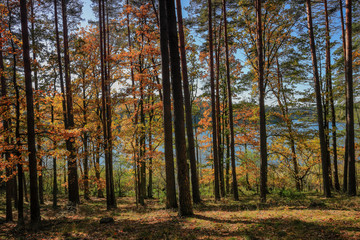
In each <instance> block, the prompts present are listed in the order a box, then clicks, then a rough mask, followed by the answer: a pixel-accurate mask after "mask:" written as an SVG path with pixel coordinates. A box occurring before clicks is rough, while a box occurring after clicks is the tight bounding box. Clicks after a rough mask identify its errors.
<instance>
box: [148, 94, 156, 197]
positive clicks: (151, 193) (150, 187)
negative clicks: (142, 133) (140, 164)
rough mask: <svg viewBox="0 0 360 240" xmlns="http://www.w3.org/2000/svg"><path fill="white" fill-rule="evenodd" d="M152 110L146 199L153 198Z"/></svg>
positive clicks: (151, 115) (150, 115)
mask: <svg viewBox="0 0 360 240" xmlns="http://www.w3.org/2000/svg"><path fill="white" fill-rule="evenodd" d="M151 101H152V100H151ZM153 104H154V102H153V101H152V102H151V105H152V107H153ZM153 114H154V113H153V110H151V112H150V113H149V154H150V157H149V185H148V189H147V190H148V194H147V196H148V198H153V163H152V160H153V158H152V154H153V153H152V151H153V147H152V119H153Z"/></svg>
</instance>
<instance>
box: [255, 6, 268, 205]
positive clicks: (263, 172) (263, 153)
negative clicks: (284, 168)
mask: <svg viewBox="0 0 360 240" xmlns="http://www.w3.org/2000/svg"><path fill="white" fill-rule="evenodd" d="M261 16H262V15H261V0H257V1H256V19H257V55H258V77H259V108H260V112H259V115H260V159H261V162H260V201H261V202H263V203H265V202H266V193H267V145H266V144H267V143H266V115H265V114H266V112H265V85H264V58H263V33H262V23H261Z"/></svg>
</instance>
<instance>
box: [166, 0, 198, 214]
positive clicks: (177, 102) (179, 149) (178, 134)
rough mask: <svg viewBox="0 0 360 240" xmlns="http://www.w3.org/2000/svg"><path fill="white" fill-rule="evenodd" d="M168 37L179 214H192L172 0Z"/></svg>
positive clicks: (168, 15) (172, 1) (168, 2)
mask: <svg viewBox="0 0 360 240" xmlns="http://www.w3.org/2000/svg"><path fill="white" fill-rule="evenodd" d="M166 10H167V22H168V38H169V50H170V59H171V61H170V62H171V83H172V93H173V99H174V126H175V146H176V161H177V170H178V183H179V203H180V204H179V215H180V216H191V215H193V209H192V203H191V194H190V183H189V171H188V164H187V161H186V160H187V159H186V140H185V125H184V102H183V93H182V83H181V71H180V56H179V48H178V44H179V42H178V36H177V34H178V32H177V26H176V13H175V3H174V0H167V1H166Z"/></svg>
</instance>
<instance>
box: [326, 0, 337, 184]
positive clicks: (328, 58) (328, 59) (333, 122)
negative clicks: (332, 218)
mask: <svg viewBox="0 0 360 240" xmlns="http://www.w3.org/2000/svg"><path fill="white" fill-rule="evenodd" d="M324 5H325V24H326V78H327V79H328V80H327V82H328V84H329V85H328V86H329V100H330V107H331V130H332V142H333V152H334V153H333V154H334V160H333V161H334V183H335V189H336V190H337V191H340V183H339V176H338V164H337V143H336V113H335V104H334V96H333V89H332V79H331V55H330V54H331V53H330V47H331V46H330V25H329V15H328V7H327V0H324Z"/></svg>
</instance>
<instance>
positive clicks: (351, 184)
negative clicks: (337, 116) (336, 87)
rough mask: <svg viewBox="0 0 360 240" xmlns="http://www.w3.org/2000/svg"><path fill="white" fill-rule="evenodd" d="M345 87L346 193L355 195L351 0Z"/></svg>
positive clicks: (348, 15) (350, 3)
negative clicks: (347, 168) (347, 157)
mask: <svg viewBox="0 0 360 240" xmlns="http://www.w3.org/2000/svg"><path fill="white" fill-rule="evenodd" d="M345 4H346V58H345V60H346V72H345V74H346V89H347V93H348V94H347V96H346V102H347V106H346V107H347V116H346V123H347V125H348V149H347V150H348V154H349V155H348V156H349V160H348V161H349V163H348V164H349V170H348V174H349V178H348V189H347V193H348V195H350V196H355V195H356V171H355V170H356V169H355V136H354V94H353V76H352V73H353V70H352V61H353V59H352V0H346V3H345Z"/></svg>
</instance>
